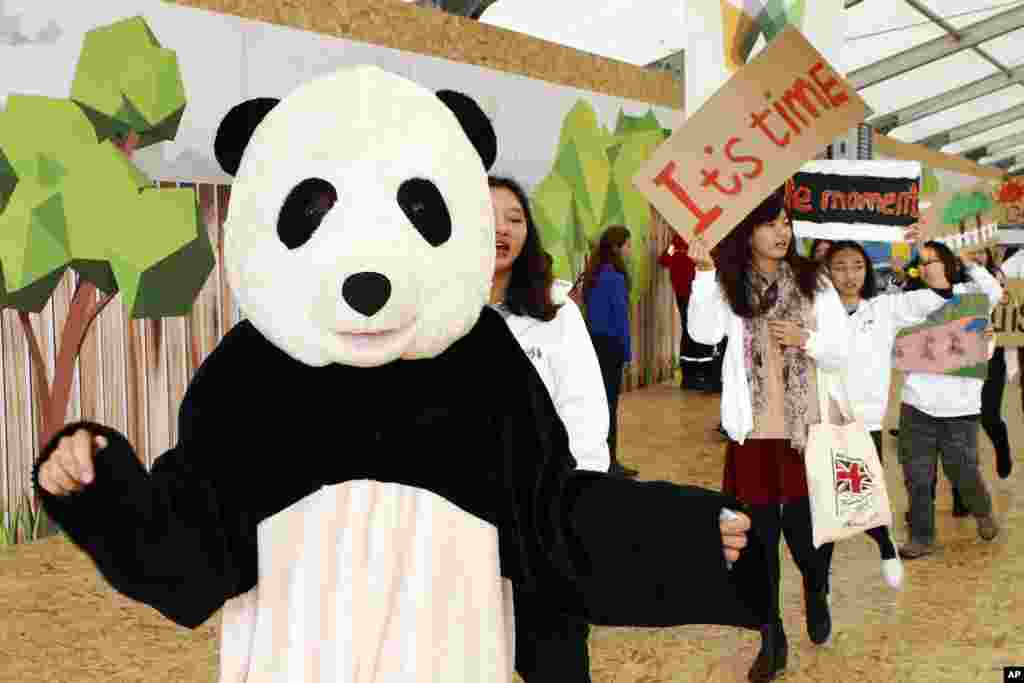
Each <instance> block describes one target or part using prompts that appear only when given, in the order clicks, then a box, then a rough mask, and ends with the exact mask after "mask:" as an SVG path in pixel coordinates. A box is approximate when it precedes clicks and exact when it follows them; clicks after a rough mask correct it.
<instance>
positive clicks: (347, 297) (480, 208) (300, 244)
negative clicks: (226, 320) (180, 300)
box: [215, 66, 496, 367]
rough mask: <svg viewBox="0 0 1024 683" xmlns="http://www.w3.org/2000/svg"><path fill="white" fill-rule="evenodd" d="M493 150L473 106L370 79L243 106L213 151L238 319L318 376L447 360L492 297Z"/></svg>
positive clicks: (333, 79) (374, 74) (334, 81)
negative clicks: (338, 367) (333, 369)
mask: <svg viewBox="0 0 1024 683" xmlns="http://www.w3.org/2000/svg"><path fill="white" fill-rule="evenodd" d="M495 151H496V139H495V135H494V129H493V128H492V127H491V124H490V122H489V120H488V119H487V117H486V115H485V114H484V113H483V112H482V111H481V109H480V108H479V107H478V106H477V105H476V104H475V103H474V102H473V101H472V100H471V99H470V98H468V97H466V96H464V95H460V94H458V93H455V92H451V91H441V92H439V93H434V92H432V91H429V90H426V89H424V88H422V87H420V86H418V85H416V84H414V83H412V82H411V81H408V80H406V79H404V78H401V77H398V76H395V75H394V74H390V73H388V72H385V71H382V70H381V69H379V68H377V67H374V66H359V67H354V68H347V69H344V70H341V71H337V72H335V73H332V74H329V75H326V76H323V77H321V78H318V79H316V80H314V81H311V82H308V83H306V84H304V85H302V86H300V87H299V88H298V89H296V90H295V91H293V92H292V93H291V94H290V95H288V96H287V97H285V98H284V99H283V100H273V99H257V100H249V101H247V102H244V103H242V104H239V105H238V106H236V107H234V108H233V109H232V110H231V111H230V112H228V114H227V115H226V116H225V117H224V120H223V121H222V122H221V124H220V126H219V128H218V130H217V137H216V142H215V152H216V156H217V160H218V162H219V163H220V165H221V167H222V168H223V169H224V170H225V172H227V173H229V174H230V175H233V176H234V182H233V184H232V187H231V202H230V206H229V210H228V216H227V220H226V222H225V225H224V266H225V270H226V272H227V276H228V281H229V283H230V286H231V289H232V291H233V293H234V295H235V297H237V299H238V302H239V307H240V308H241V310H242V312H243V314H244V315H245V316H246V317H247V318H248V319H249V321H250V322H251V323H252V325H253V326H255V327H256V329H257V330H259V331H260V332H261V333H262V334H263V335H264V336H265V337H266V338H267V339H268V340H269V341H270V342H271V343H273V344H274V345H275V346H277V347H278V348H280V349H281V350H283V351H284V352H285V353H287V354H288V355H290V356H291V357H293V358H295V359H296V360H298V361H300V362H302V363H305V364H307V365H311V366H323V365H327V364H330V363H339V364H343V365H352V366H357V367H373V366H378V365H383V364H385V363H388V362H390V361H393V360H396V359H399V358H404V359H417V358H431V357H434V356H436V355H438V354H440V353H441V352H443V351H444V350H445V349H447V348H448V347H449V346H451V344H452V343H454V342H455V341H456V340H458V339H459V338H460V337H462V336H463V335H464V334H466V333H467V332H468V331H469V330H470V328H471V327H472V326H473V325H474V324H475V323H476V321H477V319H478V317H479V315H480V311H481V309H482V308H483V306H484V305H485V304H486V302H487V299H488V297H489V294H490V287H491V280H492V277H493V271H494V258H495V250H494V214H493V211H492V208H491V201H490V192H489V189H488V185H487V168H489V167H490V166H491V164H492V163H493V162H494V158H495Z"/></svg>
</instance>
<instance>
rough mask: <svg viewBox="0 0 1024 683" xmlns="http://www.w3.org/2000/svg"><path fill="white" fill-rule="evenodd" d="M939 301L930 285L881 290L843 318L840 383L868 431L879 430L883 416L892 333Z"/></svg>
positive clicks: (918, 318)
mask: <svg viewBox="0 0 1024 683" xmlns="http://www.w3.org/2000/svg"><path fill="white" fill-rule="evenodd" d="M943 303H945V299H943V298H942V297H941V296H939V295H938V294H936V293H935V292H933V291H932V290H930V289H921V290H918V291H915V292H905V293H904V292H900V293H897V294H881V295H879V296H876V297H875V298H874V299H871V300H869V301H863V300H862V301H861V302H860V304H859V305H858V307H857V310H856V311H855V312H854V313H853V314H852V315H850V316H849V317H848V318H847V323H848V325H849V329H850V357H849V360H848V361H847V363H846V367H845V368H844V369H843V375H842V376H843V383H844V385H845V387H846V395H847V397H848V398H849V399H850V407H851V408H852V409H853V412H854V414H855V415H856V416H857V418H858V419H860V420H861V421H862V422H863V423H864V426H865V427H867V428H868V431H872V432H874V431H878V430H880V429H881V428H882V422H883V420H885V411H886V408H887V407H888V404H889V386H890V382H891V380H892V347H893V343H894V342H895V341H896V334H897V333H898V332H899V331H900V330H902V329H903V328H906V327H911V326H913V325H918V324H920V323H923V322H924V321H925V319H926V318H927V317H928V315H929V314H930V313H932V312H933V311H937V310H938V309H940V308H942V305H943Z"/></svg>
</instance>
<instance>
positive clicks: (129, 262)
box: [0, 18, 214, 318]
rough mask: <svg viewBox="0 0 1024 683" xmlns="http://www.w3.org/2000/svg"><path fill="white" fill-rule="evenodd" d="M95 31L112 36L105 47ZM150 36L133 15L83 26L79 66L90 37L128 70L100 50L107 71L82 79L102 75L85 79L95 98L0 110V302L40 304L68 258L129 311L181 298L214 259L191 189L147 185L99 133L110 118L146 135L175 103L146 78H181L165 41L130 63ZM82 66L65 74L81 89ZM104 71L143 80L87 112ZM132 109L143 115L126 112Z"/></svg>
mask: <svg viewBox="0 0 1024 683" xmlns="http://www.w3.org/2000/svg"><path fill="white" fill-rule="evenodd" d="M97 36H99V37H100V38H102V37H104V36H105V37H108V38H110V39H111V40H112V41H113V43H112V45H113V47H112V48H111V47H110V46H108V45H107V44H106V43H104V41H103V40H99V39H98V38H97ZM129 38H133V39H134V41H135V42H134V43H133V42H132V40H129ZM140 42H141V43H143V45H142V48H145V49H142V48H140V47H139V45H138V43H140ZM153 45H155V40H154V39H153V37H152V34H151V33H150V32H149V29H148V28H147V27H146V26H145V22H143V21H142V19H140V18H136V19H129V20H127V21H124V22H119V23H118V24H115V25H113V26H112V27H105V28H101V29H97V30H96V31H91V32H90V33H89V34H87V36H86V40H85V46H84V47H83V59H82V60H81V61H80V64H79V66H80V67H81V66H82V64H89V63H90V60H89V59H86V53H87V52H88V51H89V50H90V49H92V50H93V51H94V52H95V53H96V54H98V55H105V54H107V55H108V54H112V53H111V52H110V50H111V49H114V50H116V49H123V50H124V55H125V56H124V63H125V65H127V68H128V70H129V71H130V72H131V74H132V75H131V77H130V78H128V77H126V76H125V75H124V72H122V71H119V70H118V68H117V66H115V65H114V63H113V62H112V61H109V60H108V61H107V62H103V63H106V64H107V67H108V68H110V69H113V71H112V72H111V77H110V78H108V79H107V80H106V81H105V80H103V79H102V78H100V75H99V74H98V72H92V74H91V79H93V80H95V81H96V82H97V83H100V84H102V86H99V85H98V86H96V87H94V88H93V91H92V92H93V94H92V95H90V97H92V99H90V100H89V101H90V102H91V103H92V105H93V106H96V107H98V109H93V110H90V109H87V108H85V107H83V106H82V105H81V104H80V103H79V102H77V101H72V100H65V99H55V98H50V97H41V96H34V95H16V94H15V95H11V96H10V97H9V98H8V104H7V108H6V109H5V110H4V111H2V112H0V307H7V306H10V307H12V308H15V309H17V310H20V311H27V312H39V311H40V310H42V308H43V306H45V305H46V302H47V301H48V300H49V298H50V296H51V295H52V293H53V290H54V288H55V287H56V286H57V283H58V282H59V281H60V278H61V277H62V276H63V274H64V271H65V269H67V268H68V267H71V268H73V269H74V270H75V271H76V272H78V274H79V275H80V276H82V277H83V278H84V279H86V280H87V281H89V282H92V283H93V284H95V285H96V286H97V287H98V288H99V289H100V290H101V291H103V292H105V293H113V292H115V291H120V292H121V295H122V297H123V298H124V301H125V304H126V306H127V308H128V310H129V314H130V315H131V317H133V318H142V317H151V318H158V317H166V316H174V315H184V314H187V313H188V312H189V311H190V310H191V307H192V302H193V301H194V300H195V297H196V295H197V294H198V293H199V290H200V289H201V288H202V286H203V284H204V283H205V282H206V279H207V277H208V276H209V274H210V272H211V271H212V269H213V264H214V259H213V249H212V247H211V245H210V243H209V236H208V232H207V229H206V227H205V226H204V225H203V223H202V219H201V217H200V215H199V214H200V212H199V207H198V205H197V202H196V196H195V191H194V190H193V189H191V188H174V189H157V188H155V187H153V183H152V181H151V180H150V179H149V178H147V177H146V175H145V174H143V173H142V172H141V171H140V170H139V169H138V168H137V167H136V166H135V165H134V164H133V163H132V162H131V161H130V160H129V159H127V158H126V157H125V156H124V155H123V154H122V153H121V151H120V150H118V149H117V148H116V147H115V146H114V144H113V143H112V142H111V141H110V140H109V139H108V138H109V136H110V130H111V129H112V128H116V126H117V125H130V126H132V127H133V129H134V130H136V132H138V133H139V134H140V135H142V136H143V137H145V136H146V135H149V136H150V137H151V139H154V140H155V139H156V138H155V137H153V136H160V135H164V133H165V132H166V131H167V130H171V129H165V130H164V131H163V132H160V127H161V125H163V124H162V123H161V122H160V118H159V117H160V115H159V114H158V115H156V116H154V115H153V112H160V111H165V110H167V108H168V107H169V106H171V107H177V110H178V111H179V114H180V110H183V108H184V100H183V98H178V97H177V95H175V94H174V92H171V94H170V95H166V94H161V93H160V92H157V91H155V90H153V89H152V88H151V86H153V85H154V84H159V83H169V82H173V83H177V84H178V85H179V86H180V82H181V79H180V74H179V75H174V76H173V78H172V77H170V76H169V74H168V73H167V72H166V70H167V68H168V65H172V64H173V66H174V72H175V74H177V63H176V61H174V59H173V53H170V57H171V59H170V60H167V59H165V58H161V59H157V60H155V62H154V64H155V66H154V72H153V73H150V72H142V71H139V70H138V69H136V70H135V71H131V69H133V68H136V67H138V66H139V64H142V63H143V62H138V61H135V62H133V61H132V60H133V55H136V56H138V55H139V54H144V53H145V51H146V50H152V49H156V50H160V48H159V47H158V46H157V47H156V48H153ZM164 52H166V51H164ZM100 61H101V62H102V60H100ZM133 65H134V66H133ZM81 73H82V72H81V69H80V71H79V74H78V75H77V76H76V79H75V82H76V84H78V85H77V86H76V87H78V89H79V92H80V93H81V92H83V89H84V90H89V88H88V87H86V86H85V85H83V84H84V83H85V81H83V80H82V79H81ZM118 74H120V76H118ZM119 78H120V79H121V80H120V81H118V79H119ZM126 78H128V80H125V79H126ZM111 79H113V80H111ZM114 82H117V83H122V84H124V85H125V86H126V87H125V89H124V90H123V92H124V93H129V94H130V93H133V92H135V89H136V88H141V90H140V93H139V95H138V96H137V97H136V96H135V95H130V98H131V100H132V101H133V102H134V103H135V104H134V105H132V107H131V110H132V112H133V113H132V114H131V115H130V116H127V117H126V116H125V115H124V112H125V111H127V110H125V109H123V108H120V105H118V107H119V108H118V109H117V112H115V114H113V115H112V116H111V117H109V118H107V119H102V117H101V118H97V116H96V112H99V111H101V110H102V109H103V107H105V106H108V105H110V102H106V103H105V102H103V101H101V98H99V96H98V95H97V94H96V93H105V92H107V90H106V88H107V87H108V86H110V83H114ZM110 87H113V86H110ZM117 87H118V88H121V87H122V86H121V85H118V86H117ZM171 90H172V91H174V89H173V88H172V89H171ZM119 92H122V91H121V90H119ZM176 92H177V93H178V94H180V93H181V92H182V91H181V89H180V88H178V89H177V91H176ZM108 94H109V93H108ZM126 96H128V95H126ZM118 97H121V96H120V95H119V96H118ZM108 99H109V98H108ZM125 101H127V100H125ZM138 112H141V116H142V118H141V119H136V118H134V117H135V113H138ZM165 118H166V117H165ZM104 120H105V121H106V123H102V122H103V121H104ZM97 121H101V125H97ZM140 121H142V123H140ZM153 121H155V122H156V123H155V125H154V126H150V124H149V123H148V122H153ZM111 122H115V123H111ZM116 122H120V123H116ZM104 125H106V126H107V128H106V129H104V127H103V126H104ZM136 126H140V127H138V128H136ZM141 126H148V128H147V127H141ZM173 130H176V124H175V127H174V129H173ZM154 131H156V132H154ZM161 139H163V138H161Z"/></svg>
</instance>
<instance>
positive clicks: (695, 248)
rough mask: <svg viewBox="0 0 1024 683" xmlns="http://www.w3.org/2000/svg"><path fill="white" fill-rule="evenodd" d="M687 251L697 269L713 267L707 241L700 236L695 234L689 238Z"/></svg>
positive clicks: (713, 261)
mask: <svg viewBox="0 0 1024 683" xmlns="http://www.w3.org/2000/svg"><path fill="white" fill-rule="evenodd" d="M687 253H688V254H689V256H690V260H691V261H693V264H694V265H695V266H696V268H697V270H714V269H715V260H714V259H713V258H711V249H709V248H708V243H707V242H706V241H705V240H704V238H703V237H702V236H700V235H696V236H694V237H693V238H692V239H691V240H690V245H689V250H688V252H687Z"/></svg>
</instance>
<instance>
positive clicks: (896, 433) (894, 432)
mask: <svg viewBox="0 0 1024 683" xmlns="http://www.w3.org/2000/svg"><path fill="white" fill-rule="evenodd" d="M899 435H900V430H898V429H890V430H889V436H896V437H898V436H899Z"/></svg>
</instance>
